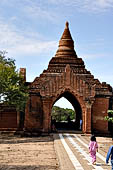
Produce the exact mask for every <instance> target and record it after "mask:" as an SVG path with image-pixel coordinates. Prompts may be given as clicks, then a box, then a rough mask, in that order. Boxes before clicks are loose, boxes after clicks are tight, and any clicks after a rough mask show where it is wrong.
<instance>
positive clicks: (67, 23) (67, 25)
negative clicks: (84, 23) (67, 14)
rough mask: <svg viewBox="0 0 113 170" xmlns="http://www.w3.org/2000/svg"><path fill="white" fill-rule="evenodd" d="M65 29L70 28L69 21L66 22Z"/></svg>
mask: <svg viewBox="0 0 113 170" xmlns="http://www.w3.org/2000/svg"><path fill="white" fill-rule="evenodd" d="M65 28H67V29H68V28H69V22H68V21H66V26H65Z"/></svg>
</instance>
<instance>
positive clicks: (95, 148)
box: [89, 135, 98, 164]
mask: <svg viewBox="0 0 113 170" xmlns="http://www.w3.org/2000/svg"><path fill="white" fill-rule="evenodd" d="M96 151H97V152H98V144H97V142H96V137H95V136H94V135H92V136H91V139H90V143H89V153H90V156H91V158H92V164H95V163H96Z"/></svg>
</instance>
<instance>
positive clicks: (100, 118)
mask: <svg viewBox="0 0 113 170" xmlns="http://www.w3.org/2000/svg"><path fill="white" fill-rule="evenodd" d="M108 107H109V99H108V98H96V100H95V102H94V104H93V108H92V130H94V131H98V132H107V131H108V122H107V121H105V120H104V117H105V116H107V110H108Z"/></svg>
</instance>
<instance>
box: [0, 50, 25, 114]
mask: <svg viewBox="0 0 113 170" xmlns="http://www.w3.org/2000/svg"><path fill="white" fill-rule="evenodd" d="M5 54H6V53H5V52H0V103H4V104H5V105H13V106H14V107H15V108H16V110H17V111H24V109H25V104H26V101H27V98H28V89H27V87H26V86H25V82H24V81H23V78H22V76H21V75H20V73H19V72H18V70H16V65H15V60H13V59H11V58H7V57H6V56H5Z"/></svg>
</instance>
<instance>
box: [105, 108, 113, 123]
mask: <svg viewBox="0 0 113 170" xmlns="http://www.w3.org/2000/svg"><path fill="white" fill-rule="evenodd" d="M105 120H107V121H108V122H112V123H113V110H108V116H105Z"/></svg>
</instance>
